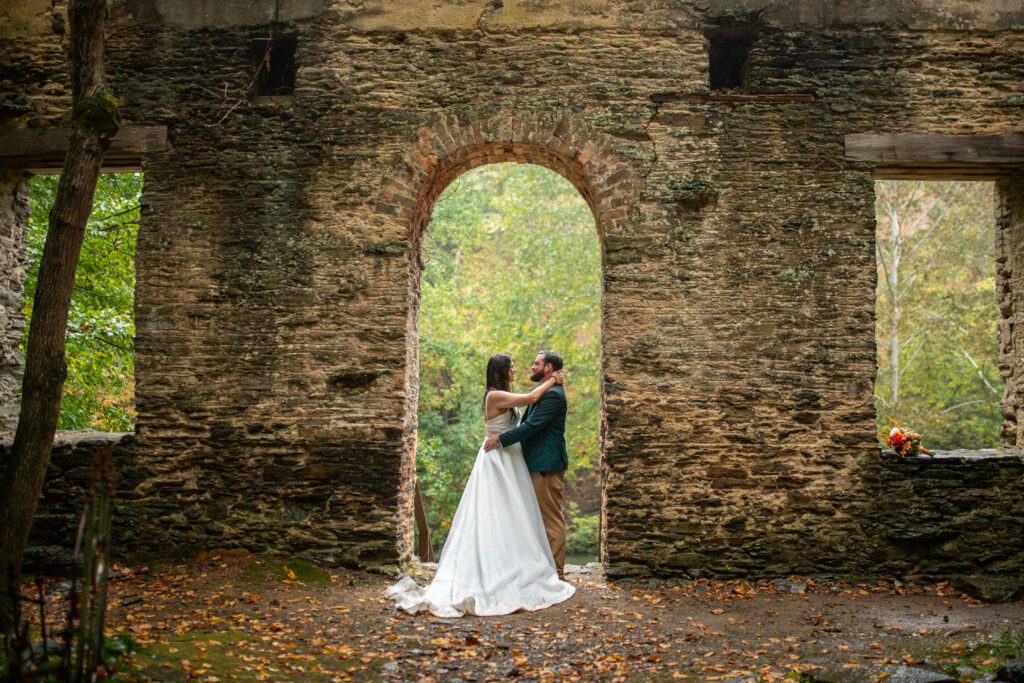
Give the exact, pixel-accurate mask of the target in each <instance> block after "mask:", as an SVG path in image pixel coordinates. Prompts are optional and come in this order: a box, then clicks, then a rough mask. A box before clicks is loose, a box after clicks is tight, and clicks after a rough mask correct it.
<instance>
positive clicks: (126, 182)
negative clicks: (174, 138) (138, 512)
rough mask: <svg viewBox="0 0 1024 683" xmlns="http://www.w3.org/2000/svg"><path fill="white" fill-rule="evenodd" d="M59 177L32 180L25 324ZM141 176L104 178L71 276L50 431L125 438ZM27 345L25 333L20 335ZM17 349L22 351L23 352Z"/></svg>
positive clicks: (129, 422)
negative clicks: (63, 364)
mask: <svg viewBox="0 0 1024 683" xmlns="http://www.w3.org/2000/svg"><path fill="white" fill-rule="evenodd" d="M59 180H60V176H59V175H39V176H35V177H34V178H33V179H32V214H31V216H30V217H29V229H28V236H27V244H28V256H29V268H28V276H27V278H26V281H25V311H24V312H25V319H26V320H30V319H31V316H32V301H33V298H34V297H35V292H36V285H37V284H38V276H39V263H40V260H41V258H42V253H43V246H44V245H45V243H46V233H47V228H48V221H49V215H50V209H51V208H52V207H53V202H54V199H55V198H56V193H57V183H58V181H59ZM141 193H142V174H140V173H105V174H103V175H101V176H100V179H99V182H98V184H97V187H96V194H95V196H94V198H93V209H92V215H90V217H89V222H88V224H87V225H86V233H85V241H84V242H83V243H82V252H81V256H80V257H79V261H78V268H77V270H76V271H75V286H74V292H73V294H72V297H71V310H70V312H69V315H68V326H67V365H68V377H67V380H66V381H65V383H64V397H63V399H62V400H61V410H60V421H59V422H58V429H99V430H103V431H128V430H131V429H133V428H134V425H135V374H134V373H135V370H134V365H135V353H134V337H135V318H134V314H133V308H134V301H135V241H136V236H137V234H138V222H139V195H140V194H141ZM24 339H25V340H27V339H28V327H27V326H26V329H25V337H24ZM24 344H25V342H24V341H23V343H22V350H23V351H24V350H25V349H24Z"/></svg>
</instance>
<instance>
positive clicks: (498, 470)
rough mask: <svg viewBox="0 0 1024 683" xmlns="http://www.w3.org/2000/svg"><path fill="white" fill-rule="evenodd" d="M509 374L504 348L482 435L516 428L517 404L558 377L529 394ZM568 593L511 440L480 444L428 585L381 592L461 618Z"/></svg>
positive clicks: (530, 606) (490, 386) (491, 375)
mask: <svg viewBox="0 0 1024 683" xmlns="http://www.w3.org/2000/svg"><path fill="white" fill-rule="evenodd" d="M515 377H516V366H515V363H513V362H512V357H511V356H509V355H508V354H504V353H499V354H495V355H494V356H492V357H491V359H490V360H489V361H488V362H487V385H486V390H485V391H484V419H485V424H486V426H487V433H488V434H498V433H501V432H505V431H508V430H509V429H511V428H513V427H515V426H516V425H517V424H518V422H519V410H518V409H519V407H520V406H526V405H529V404H531V403H536V402H537V401H539V400H540V397H541V396H543V395H544V392H545V391H547V390H548V389H550V388H551V387H552V386H553V385H554V384H555V383H559V384H561V383H562V381H563V377H562V373H561V372H558V373H555V376H553V377H551V378H550V379H549V380H547V381H546V382H544V383H543V384H541V385H540V386H538V387H537V388H536V389H534V390H533V391H531V392H530V393H528V394H513V393H511V392H510V391H509V388H510V387H511V385H512V382H513V380H515ZM575 591H576V589H575V587H573V586H572V584H569V583H566V582H565V581H562V580H560V579H559V578H558V573H557V572H556V571H555V561H554V558H553V557H552V556H551V547H550V546H549V545H548V540H547V535H546V534H545V531H544V522H543V520H542V519H541V514H540V507H539V506H538V504H537V497H536V495H535V494H534V492H533V485H532V484H531V483H530V474H529V472H528V471H527V469H526V462H525V461H524V460H523V451H522V449H521V448H520V446H519V444H518V443H516V444H512V445H511V446H508V447H505V448H495V449H493V450H490V451H487V450H484V448H483V446H481V447H480V450H479V451H478V452H477V454H476V462H475V463H474V464H473V470H472V472H470V474H469V481H468V482H466V488H465V490H464V491H463V492H462V500H460V501H459V507H458V509H457V510H456V511H455V517H454V519H452V525H451V529H450V531H449V533H448V539H447V540H446V541H445V544H444V550H442V551H441V559H440V561H439V562H438V565H437V574H436V575H435V576H434V580H433V581H432V582H431V583H430V585H429V586H427V587H425V588H422V587H420V586H419V585H417V584H416V582H415V581H413V579H412V578H410V577H408V576H405V577H403V578H402V579H401V580H400V581H399V582H398V583H396V584H395V585H393V586H391V587H390V588H388V589H387V590H386V591H385V595H386V596H388V597H389V598H392V599H393V600H394V601H395V604H396V605H397V606H398V607H399V608H400V609H404V610H406V611H408V612H411V613H415V612H419V611H421V610H428V611H429V612H431V613H432V614H434V615H436V616H439V617H461V616H462V615H463V614H475V615H480V616H494V615H498V614H509V613H511V612H515V611H517V610H521V609H522V610H530V611H533V610H538V609H543V608H545V607H550V606H551V605H555V604H558V603H560V602H562V601H564V600H567V599H568V598H569V597H571V596H572V594H573V593H574V592H575Z"/></svg>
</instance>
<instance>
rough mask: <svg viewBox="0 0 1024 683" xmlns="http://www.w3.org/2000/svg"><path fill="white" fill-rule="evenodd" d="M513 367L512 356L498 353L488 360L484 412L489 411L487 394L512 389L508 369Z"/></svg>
mask: <svg viewBox="0 0 1024 683" xmlns="http://www.w3.org/2000/svg"><path fill="white" fill-rule="evenodd" d="M511 367H512V356H510V355H508V354H507V353H496V354H494V355H493V356H491V359H490V360H489V361H487V383H486V384H485V385H484V412H485V413H486V412H487V394H489V393H491V392H492V391H495V390H497V391H510V390H511V386H510V385H509V382H508V371H509V368H511Z"/></svg>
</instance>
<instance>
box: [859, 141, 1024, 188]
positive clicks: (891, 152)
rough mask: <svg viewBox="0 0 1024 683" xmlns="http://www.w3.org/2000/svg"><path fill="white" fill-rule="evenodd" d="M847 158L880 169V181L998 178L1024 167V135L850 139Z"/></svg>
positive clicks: (877, 170) (877, 174)
mask: <svg viewBox="0 0 1024 683" xmlns="http://www.w3.org/2000/svg"><path fill="white" fill-rule="evenodd" d="M845 143H846V158H847V159H848V160H849V161H868V162H873V163H875V164H878V167H877V168H876V172H875V175H876V177H879V178H926V177H931V178H935V179H940V178H941V179H950V180H952V179H954V178H958V177H960V178H982V177H998V176H1000V175H1005V174H1007V173H1010V172H1012V171H1013V170H1014V169H1016V168H1020V167H1022V166H1024V134H1021V133H1008V134H1005V135H935V134H931V133H890V134H883V135H874V134H869V133H851V134H850V135H847V136H846V139H845Z"/></svg>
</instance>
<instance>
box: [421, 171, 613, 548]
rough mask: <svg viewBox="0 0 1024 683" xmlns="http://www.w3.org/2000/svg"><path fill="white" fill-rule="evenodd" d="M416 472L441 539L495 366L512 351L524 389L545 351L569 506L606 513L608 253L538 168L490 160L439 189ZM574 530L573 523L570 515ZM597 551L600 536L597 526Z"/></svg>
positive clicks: (554, 177) (578, 205)
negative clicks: (559, 374) (602, 440)
mask: <svg viewBox="0 0 1024 683" xmlns="http://www.w3.org/2000/svg"><path fill="white" fill-rule="evenodd" d="M423 249H424V259H425V261H426V267H425V269H424V272H423V280H422V298H421V303H420V403H419V435H418V439H419V443H418V449H417V472H418V477H419V481H420V486H421V489H422V491H423V494H424V498H425V500H426V507H427V513H428V523H429V524H430V526H431V528H432V533H433V534H434V538H435V541H436V542H437V543H442V542H443V540H444V538H445V536H446V534H447V531H448V525H449V524H450V523H451V519H452V516H453V515H454V513H455V509H456V507H457V505H458V502H459V498H460V497H461V495H462V489H463V488H464V487H465V483H466V480H467V478H468V476H469V472H470V470H471V469H472V467H473V461H474V458H475V456H476V453H477V450H478V449H479V447H480V445H481V444H482V442H483V439H484V431H483V406H482V398H483V389H484V369H485V366H486V363H487V359H488V358H489V357H490V356H491V355H492V354H494V353H509V354H511V355H512V357H513V358H514V359H515V362H516V365H517V366H518V367H519V368H520V382H519V386H518V387H514V388H513V390H516V391H527V390H529V388H530V387H532V384H531V383H530V382H529V378H528V372H526V370H527V368H528V366H529V365H530V363H531V362H532V361H533V358H534V356H535V355H536V352H537V351H538V350H540V349H550V350H554V351H557V352H558V353H560V354H561V355H562V356H563V358H564V359H565V370H566V375H567V394H568V397H569V415H568V417H567V423H566V440H567V442H568V447H569V455H570V467H569V472H568V475H567V481H566V490H567V493H566V498H567V503H566V505H567V507H568V506H569V504H570V503H574V504H575V507H573V509H574V510H578V511H579V515H580V517H581V518H583V517H588V516H589V517H592V518H593V517H594V516H595V515H597V514H599V512H600V490H599V483H598V482H599V475H598V469H597V468H598V465H599V461H600V444H599V435H598V423H599V419H600V410H601V406H600V399H601V397H600V390H599V376H600V366H601V340H600V333H601V322H600V320H601V249H600V244H599V242H598V238H597V231H596V229H595V224H594V218H593V214H592V213H591V211H590V208H589V207H588V206H587V204H586V202H585V201H584V200H583V198H582V196H581V195H580V194H579V192H578V191H577V190H576V189H575V188H574V187H573V186H572V185H571V184H570V183H569V182H568V181H567V180H565V179H564V178H562V177H561V176H559V175H558V174H556V173H554V172H552V171H549V170H548V169H545V168H542V167H540V166H532V165H520V164H492V165H487V166H482V167H479V168H477V169H473V170H471V171H469V172H467V173H465V174H463V175H462V176H460V177H459V178H458V179H457V180H456V181H455V182H454V183H453V184H452V185H450V186H449V187H448V188H447V189H446V190H445V192H444V193H443V194H442V196H441V198H440V200H439V201H438V202H437V205H436V207H435V209H434V213H433V217H432V220H431V224H430V227H429V229H428V232H427V235H426V236H425V239H424V246H423ZM571 522H572V523H573V524H574V525H575V520H571ZM587 523H589V524H590V526H589V527H585V528H593V533H592V534H591V536H592V539H591V541H592V542H591V544H590V547H591V549H592V550H596V546H597V533H596V524H593V520H591V521H590V522H587Z"/></svg>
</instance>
